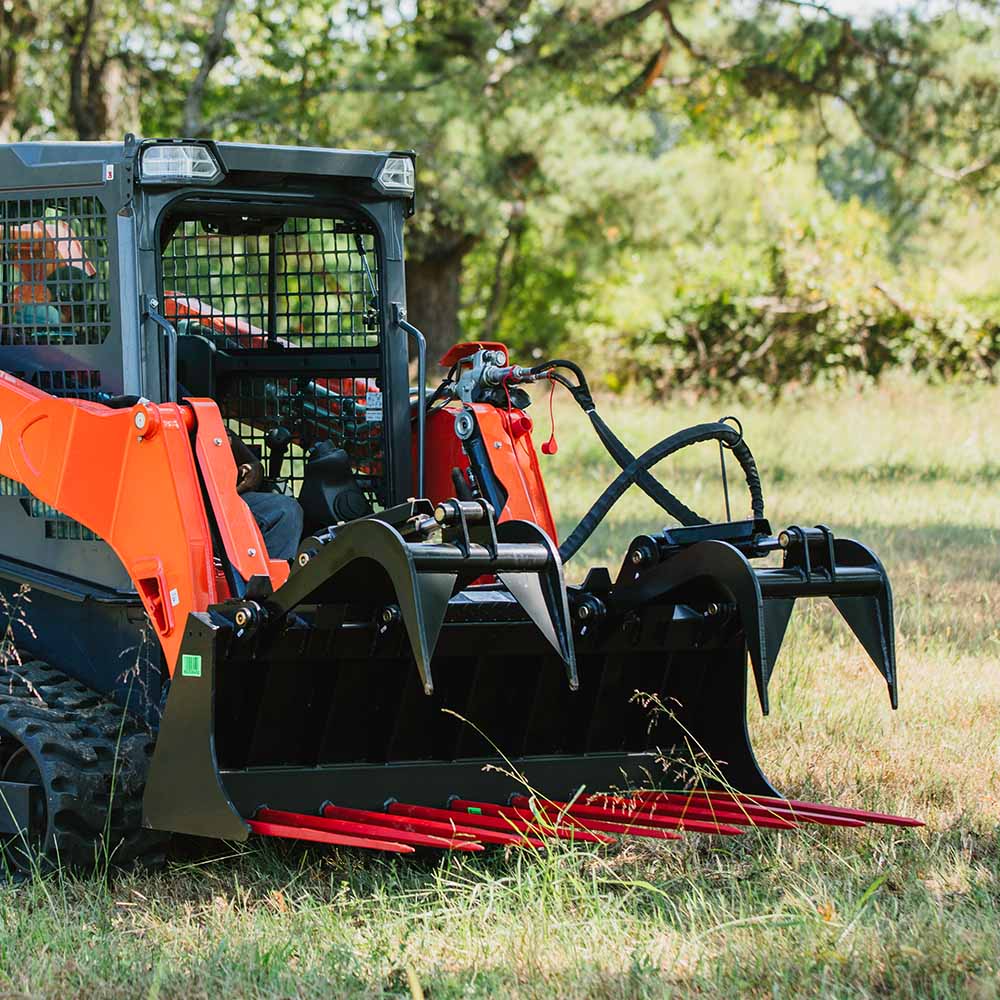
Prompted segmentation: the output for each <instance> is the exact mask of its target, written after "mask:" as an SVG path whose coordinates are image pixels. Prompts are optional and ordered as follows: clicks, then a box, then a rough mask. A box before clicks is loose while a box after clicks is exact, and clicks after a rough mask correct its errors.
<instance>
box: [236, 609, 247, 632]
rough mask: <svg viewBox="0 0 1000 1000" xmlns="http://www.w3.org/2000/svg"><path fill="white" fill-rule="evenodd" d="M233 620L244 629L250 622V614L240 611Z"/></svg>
mask: <svg viewBox="0 0 1000 1000" xmlns="http://www.w3.org/2000/svg"><path fill="white" fill-rule="evenodd" d="M233 618H234V620H235V622H236V624H237V625H239V627H240V628H243V626H244V625H246V624H247V623H248V622H249V621H250V613H249V612H248V611H244V610H243V609H242V608H241V609H240V610H239V611H237V612H236V614H235V615H234V616H233Z"/></svg>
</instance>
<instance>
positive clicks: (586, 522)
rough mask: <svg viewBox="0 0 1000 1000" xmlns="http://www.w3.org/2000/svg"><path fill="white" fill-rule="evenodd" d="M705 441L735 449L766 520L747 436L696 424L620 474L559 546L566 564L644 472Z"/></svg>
mask: <svg viewBox="0 0 1000 1000" xmlns="http://www.w3.org/2000/svg"><path fill="white" fill-rule="evenodd" d="M702 441H722V443H723V444H725V445H728V446H729V447H730V448H731V449H732V452H733V455H734V456H735V457H736V460H737V461H738V462H739V463H740V468H742V469H743V474H744V475H745V476H746V481H747V487H748V489H749V490H750V503H751V506H752V508H753V515H754V517H755V518H757V519H762V518H763V517H764V493H763V490H762V489H761V484H760V475H759V473H758V472H757V463H756V462H755V461H754V457H753V455H752V453H751V452H750V449H749V448H748V447H747V445H746V442H745V441H744V440H743V436H742V435H741V434H740V432H739V431H738V430H736V428H735V427H732V426H730V425H729V424H723V423H710V424H696V425H695V426H694V427H688V428H686V429H685V430H682V431H677V432H676V433H675V434H671V435H670V436H669V437H666V438H664V439H663V440H662V441H660V443H659V444H655V445H653V447H652V448H649V449H648V450H647V451H644V452H643V453H642V454H641V455H640V456H639V457H638V458H637V459H635V461H633V462H631V463H630V464H629V465H628V466H627V467H626V468H625V469H623V470H622V471H621V472H620V473H619V475H618V476H617V478H616V479H615V480H614V481H613V482H612V483H611V484H610V485H609V486H608V487H607V489H605V491H604V492H603V493H602V494H601V495H600V496H599V497H598V498H597V500H596V501H595V502H594V505H593V506H592V507H591V508H590V510H589V511H587V513H586V514H585V515H584V517H583V519H582V520H581V521H580V523H579V524H578V525H577V526H576V527H575V528H574V529H573V531H572V533H571V534H570V536H569V537H568V538H567V539H566V540H565V541H564V542H563V543H562V545H560V546H559V555H560V557H561V558H562V561H563V562H566V561H568V560H569V559H571V558H572V557H573V556H574V555H576V553H577V552H578V551H579V549H580V547H581V546H582V545H583V543H584V542H586V541H587V539H588V538H590V536H591V535H592V534H593V533H594V530H595V529H596V528H597V526H598V525H599V524H600V523H601V521H603V520H604V518H605V517H606V516H607V514H608V511H610V510H611V508H612V507H613V506H614V505H615V504H616V503H617V502H618V501H619V500H620V499H621V497H622V496H623V495H624V493H625V491H626V490H627V489H628V488H629V487H630V486H631V485H632V484H633V483H635V482H636V479H637V477H638V475H639V473H640V472H643V471H648V470H649V469H651V468H652V467H653V466H654V465H656V464H657V463H658V462H662V461H663V459H665V458H666V457H667V456H668V455H673V454H674V453H676V452H678V451H680V450H681V449H682V448H687V447H690V446H691V445H693V444H700V443H701V442H702Z"/></svg>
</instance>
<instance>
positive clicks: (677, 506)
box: [532, 359, 709, 527]
mask: <svg viewBox="0 0 1000 1000" xmlns="http://www.w3.org/2000/svg"><path fill="white" fill-rule="evenodd" d="M556 368H565V369H567V370H568V371H570V372H572V373H573V374H574V375H575V376H576V379H577V385H573V383H572V382H570V381H569V379H567V378H566V377H565V376H563V375H560V374H559V373H558V372H557V371H555V370H554V369H556ZM532 372H537V373H539V374H541V373H549V378H551V379H552V380H553V381H555V382H558V383H559V384H560V385H561V386H564V387H565V388H566V389H568V390H569V393H570V395H571V396H572V397H573V399H574V400H576V402H577V404H578V405H579V407H580V409H582V410H583V412H584V413H586V414H587V416H588V417H589V418H590V422H591V424H592V425H593V427H594V430H595V431H596V432H597V436H598V437H599V438H600V440H601V444H603V445H604V448H605V450H606V451H607V453H608V454H609V455H610V456H611V457H612V458H613V459H614V460H615V462H616V464H617V465H618V468H620V469H626V468H628V466H629V465H631V464H632V462H634V461H635V456H634V455H633V454H632V452H630V451H629V450H628V448H626V447H625V445H624V444H623V443H622V441H621V440H620V439H619V438H618V436H617V435H616V434H615V432H614V431H613V430H611V428H610V427H609V426H608V425H607V424H606V423H605V422H604V419H603V418H602V417H601V415H600V414H599V413H598V412H597V405H596V404H595V403H594V397H593V396H592V395H591V392H590V386H589V385H588V384H587V377H586V375H584V374H583V371H582V370H581V368H580V367H579V366H578V365H577V364H575V363H574V362H572V361H565V360H561V359H557V360H554V361H545V362H543V363H542V364H540V365H536V366H535V367H534V368H532ZM635 485H636V486H638V487H639V488H640V489H641V490H642V491H643V492H644V493H645V494H646V495H647V496H648V497H649V498H650V499H651V500H652V501H653V502H654V503H656V504H658V505H659V506H660V507H661V508H662V509H663V510H665V511H666V512H667V513H668V514H669V515H670V516H671V517H672V518H674V520H676V521H679V522H680V523H681V524H683V525H685V526H686V527H691V526H692V525H695V524H708V523H709V522H708V519H707V518H704V517H702V516H701V515H700V514H698V513H696V512H695V511H693V510H691V508H690V507H688V506H687V504H685V503H683V501H681V500H678V499H677V497H675V496H674V495H673V493H671V492H670V490H668V489H667V488H666V487H665V486H664V485H663V484H662V483H660V482H658V481H657V480H656V478H655V477H654V476H652V475H650V474H649V472H647V471H646V470H645V469H642V470H640V472H639V474H638V475H637V477H636V480H635Z"/></svg>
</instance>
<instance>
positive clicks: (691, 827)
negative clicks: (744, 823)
mask: <svg viewBox="0 0 1000 1000" xmlns="http://www.w3.org/2000/svg"><path fill="white" fill-rule="evenodd" d="M511 802H512V803H513V804H515V805H527V803H528V798H527V797H526V796H521V795H516V796H514V798H513V799H511ZM542 805H543V806H544V808H546V809H555V810H557V811H559V812H561V811H562V810H564V809H565V810H567V811H568V812H569V813H570V815H573V816H581V817H592V818H594V819H596V820H609V821H610V822H612V823H619V824H621V825H623V826H628V827H629V828H630V830H631V828H632V827H639V826H642V827H646V828H651V829H657V830H679V831H681V832H683V833H708V834H715V835H718V836H726V837H738V836H740V835H741V834H742V833H743V830H741V829H740V827H738V826H735V825H731V824H726V823H713V822H705V821H704V820H697V819H688V818H687V817H680V816H663V815H656V814H654V813H653V811H652V810H648V809H643V808H642V807H641V806H638V805H637V804H635V803H633V805H631V806H626V805H615V806H607V807H605V806H597V805H592V804H589V803H588V804H578V803H575V802H574V803H567V802H546V803H542Z"/></svg>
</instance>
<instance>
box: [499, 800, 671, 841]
mask: <svg viewBox="0 0 1000 1000" xmlns="http://www.w3.org/2000/svg"><path fill="white" fill-rule="evenodd" d="M536 807H537V808H542V809H544V811H545V813H546V814H547V816H549V817H551V820H552V822H554V823H567V824H569V825H570V826H573V827H578V828H579V829H581V830H588V831H596V832H598V833H616V834H619V835H622V834H624V835H634V836H636V837H651V838H652V839H653V840H681V839H682V838H681V835H680V834H679V833H674V832H673V830H667V829H664V828H663V827H652V826H646V827H644V826H641V825H640V824H639V823H635V822H630V821H629V820H625V821H622V820H621V819H612V818H611V817H605V818H603V819H602V818H594V817H591V816H588V815H584V814H582V813H576V812H574V811H573V810H572V809H569V810H562V809H558V808H552V807H551V804H549V805H547V806H538V805H537V804H536ZM508 811H509V812H512V813H514V814H516V815H517V816H518V817H519V818H521V819H524V820H525V821H536V820H535V816H534V815H533V813H532V812H531V810H530V809H521V808H518V807H517V806H514V807H512V808H511V809H510V810H504V811H503V814H504V815H506V814H507V812H508Z"/></svg>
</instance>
